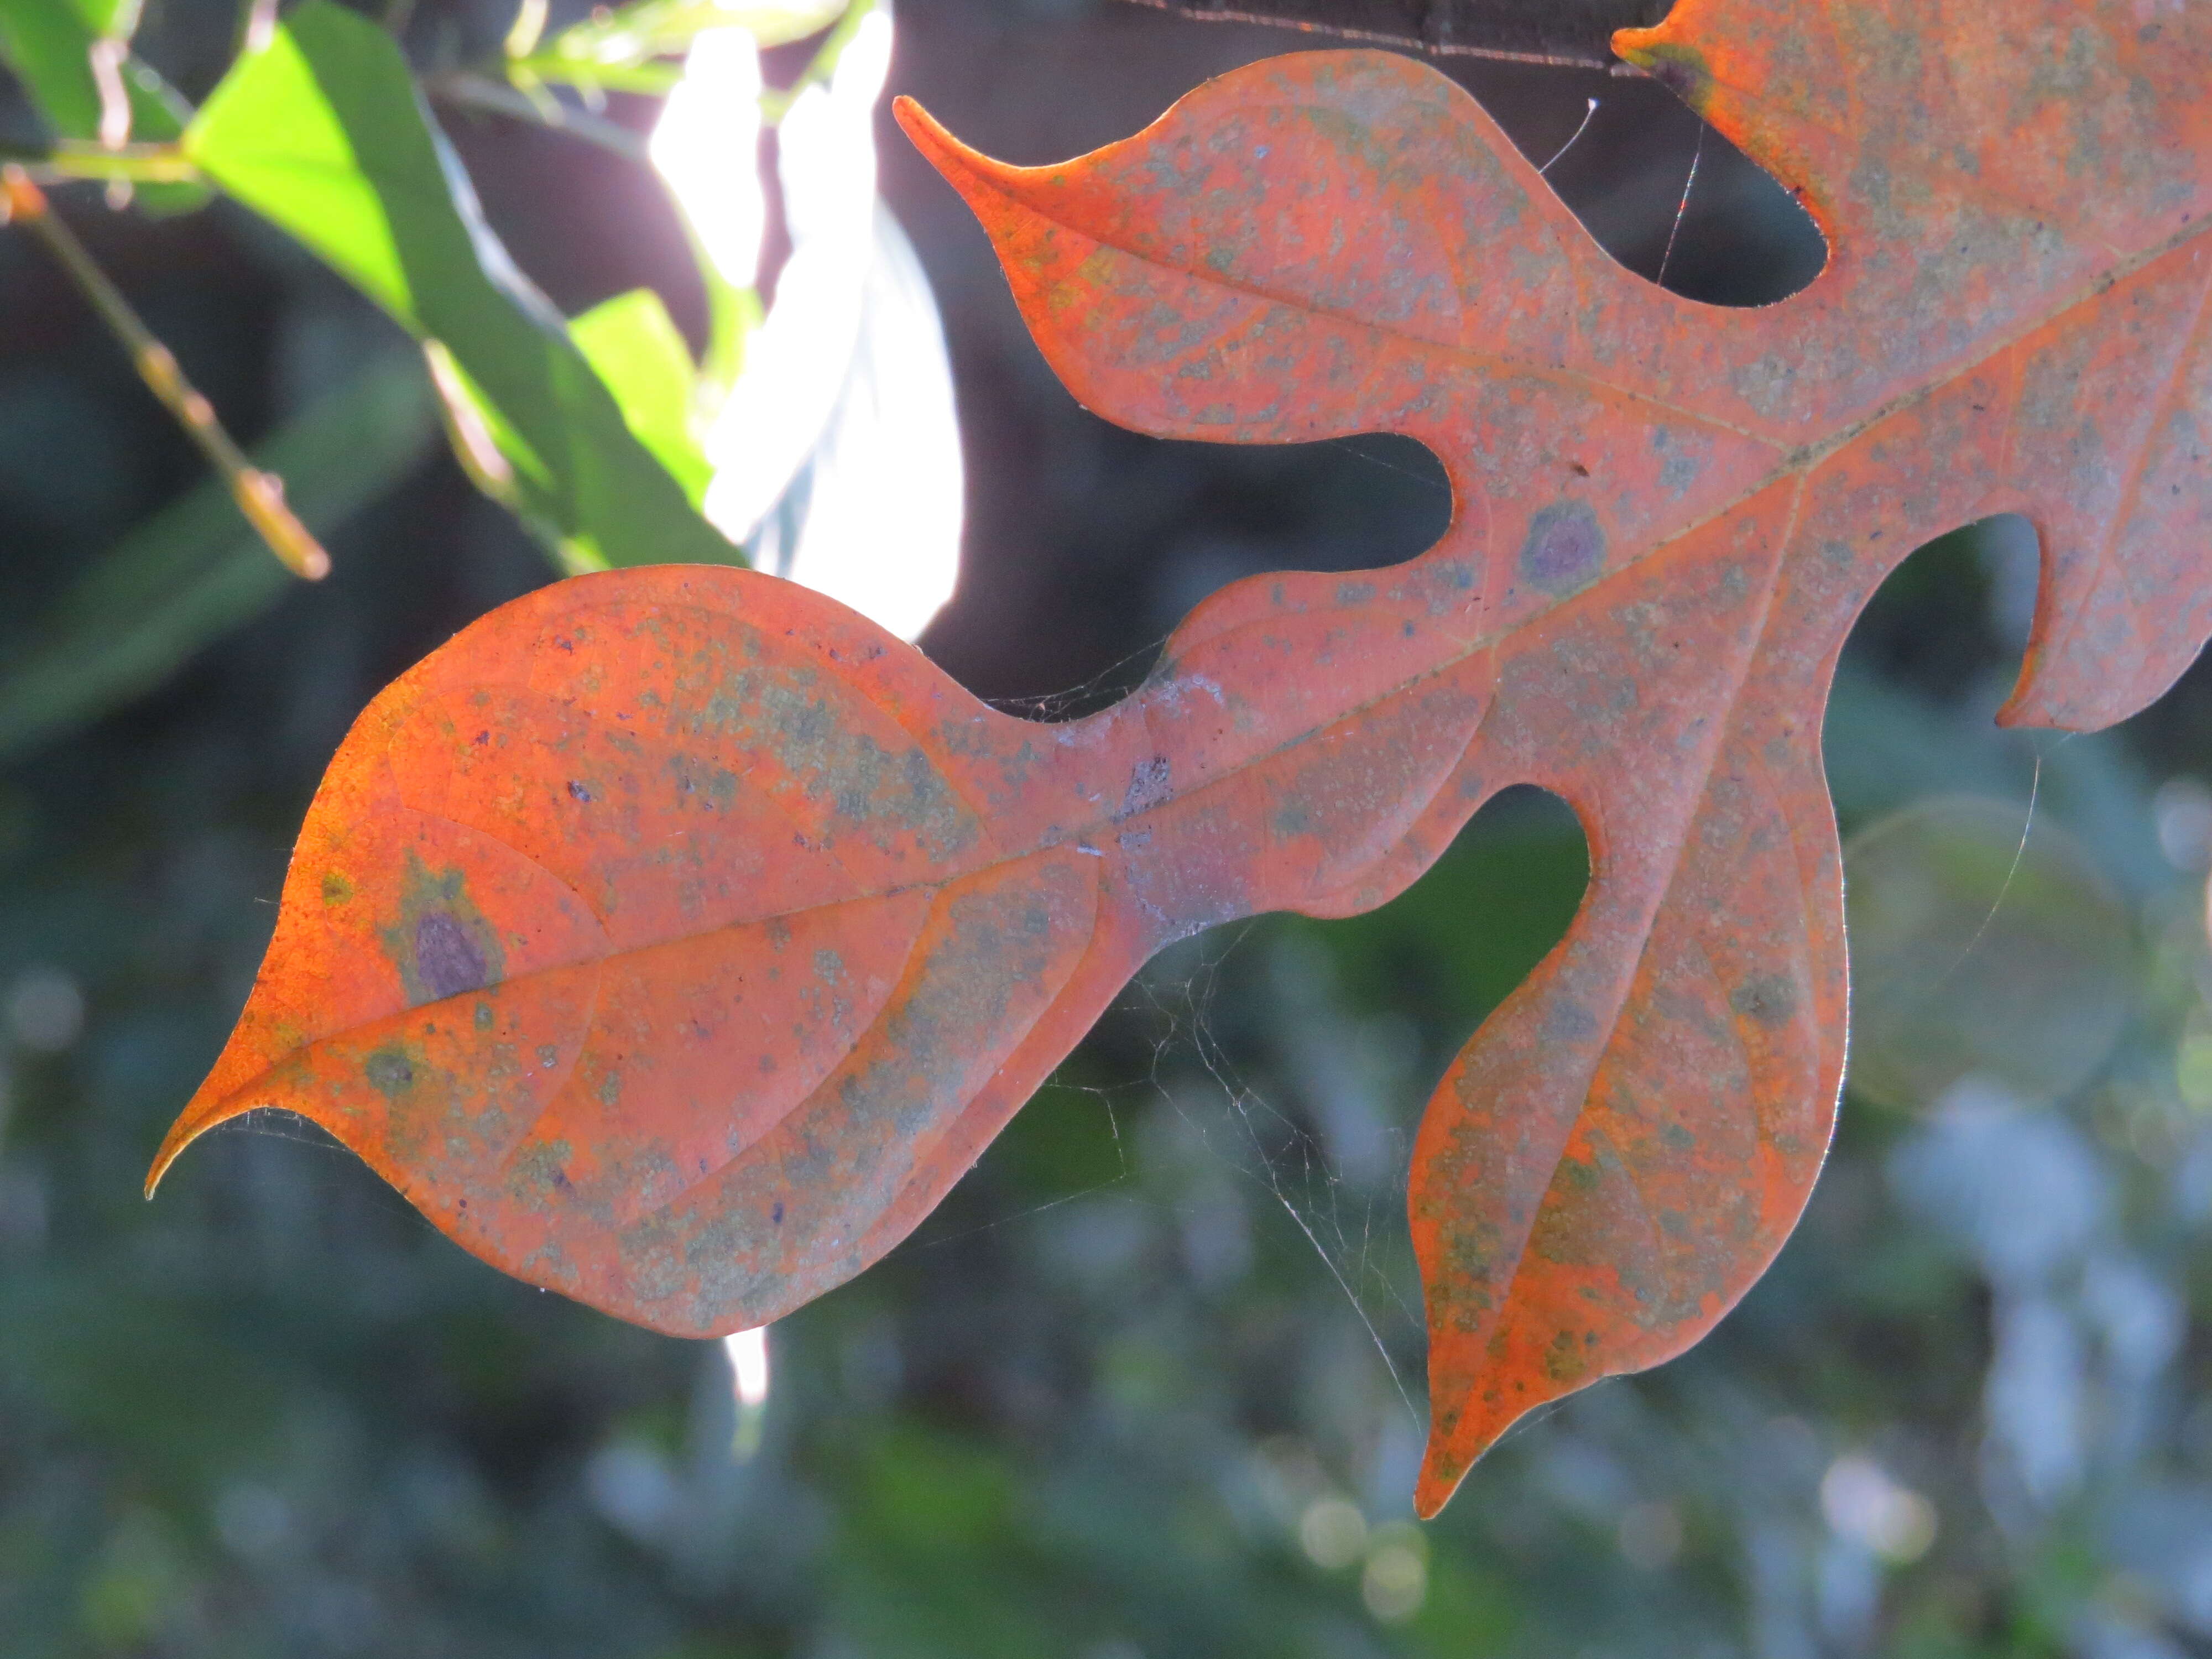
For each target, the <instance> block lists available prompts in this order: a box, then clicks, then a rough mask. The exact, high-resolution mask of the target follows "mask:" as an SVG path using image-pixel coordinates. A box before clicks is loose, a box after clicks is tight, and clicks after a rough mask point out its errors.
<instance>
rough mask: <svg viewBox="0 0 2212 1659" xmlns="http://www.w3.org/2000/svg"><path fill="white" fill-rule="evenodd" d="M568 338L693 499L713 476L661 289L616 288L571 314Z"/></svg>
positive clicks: (691, 374)
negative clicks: (581, 311)
mask: <svg viewBox="0 0 2212 1659" xmlns="http://www.w3.org/2000/svg"><path fill="white" fill-rule="evenodd" d="M568 337H569V338H571V339H573V340H574V341H575V343H576V349H578V350H579V351H581V352H582V353H583V354H584V360H585V361H586V362H588V363H590V364H591V366H592V368H594V369H596V370H598V371H599V378H600V379H601V380H605V382H606V383H607V390H608V391H610V392H612V393H614V398H615V402H616V403H617V404H619V405H620V406H621V408H622V412H623V420H625V421H626V422H629V429H630V430H631V431H632V432H634V433H635V434H636V435H637V441H639V442H640V443H641V444H643V445H644V446H645V447H647V449H649V450H651V451H652V452H653V453H654V454H655V455H657V456H658V457H659V459H660V464H661V465H663V466H665V467H666V468H667V469H668V470H669V471H671V473H673V474H674V475H675V476H676V479H677V482H678V483H681V484H682V485H683V486H684V494H685V495H687V496H689V497H690V501H691V504H692V506H694V507H696V506H698V504H699V503H700V501H702V499H704V498H705V496H706V494H707V484H708V480H710V479H711V478H712V477H714V469H713V468H712V467H711V466H709V465H708V464H707V458H706V456H705V455H704V454H703V453H701V450H700V448H699V441H698V440H697V439H696V437H694V436H693V435H692V431H691V398H692V393H693V391H694V389H695V387H696V384H697V381H698V369H697V368H696V365H694V364H693V362H692V361H691V352H690V348H689V347H688V346H686V345H685V344H684V337H683V335H681V334H680V333H678V331H677V329H676V324H675V322H674V321H673V320H672V319H671V318H670V317H669V315H668V307H666V306H665V305H663V304H662V303H661V301H660V296H659V295H658V294H655V293H654V292H653V290H652V289H649V288H638V289H631V290H630V291H629V293H627V294H617V295H615V297H614V298H613V299H611V300H607V301H602V302H601V303H600V304H599V305H596V306H593V307H592V308H591V309H590V310H589V311H587V312H586V313H584V314H583V315H582V316H580V317H578V318H576V319H574V320H573V321H571V322H570V323H569V325H568Z"/></svg>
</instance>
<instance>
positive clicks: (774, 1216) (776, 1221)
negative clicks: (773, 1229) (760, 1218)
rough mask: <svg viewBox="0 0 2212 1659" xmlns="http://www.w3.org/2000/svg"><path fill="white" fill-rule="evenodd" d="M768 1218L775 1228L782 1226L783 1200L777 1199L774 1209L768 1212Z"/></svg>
mask: <svg viewBox="0 0 2212 1659" xmlns="http://www.w3.org/2000/svg"><path fill="white" fill-rule="evenodd" d="M768 1218H769V1221H770V1222H771V1223H772V1224H773V1225H775V1226H778V1227H781V1225H783V1200H781V1199H778V1200H776V1201H775V1207H773V1208H772V1209H770V1210H769V1212H768Z"/></svg>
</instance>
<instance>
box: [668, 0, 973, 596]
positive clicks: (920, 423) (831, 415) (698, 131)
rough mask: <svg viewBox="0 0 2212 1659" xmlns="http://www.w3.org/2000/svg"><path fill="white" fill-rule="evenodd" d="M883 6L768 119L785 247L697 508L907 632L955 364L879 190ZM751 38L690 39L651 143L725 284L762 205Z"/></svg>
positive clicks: (951, 481) (929, 562) (780, 568)
mask: <svg viewBox="0 0 2212 1659" xmlns="http://www.w3.org/2000/svg"><path fill="white" fill-rule="evenodd" d="M890 51H891V18H890V12H889V10H888V9H885V8H883V7H881V6H878V7H876V8H875V9H872V10H870V11H868V12H867V13H866V15H863V16H861V17H860V19H859V20H858V21H857V23H856V24H855V25H854V27H853V29H852V33H851V34H850V36H849V38H848V39H847V40H845V42H844V44H843V46H842V51H840V52H838V53H837V56H836V64H835V67H834V69H832V70H831V71H830V73H829V76H828V77H827V79H826V81H823V82H813V83H811V84H808V85H806V86H805V87H803V88H801V89H800V90H799V93H798V94H797V95H796V96H795V97H793V100H792V101H791V104H790V106H789V107H788V108H787V111H786V112H785V113H784V116H783V118H782V120H781V123H780V124H779V125H778V126H777V128H776V140H777V180H778V183H779V185H781V194H782V200H783V215H784V222H785V224H786V227H787V229H788V231H789V234H790V240H791V252H790V255H789V258H787V260H786V262H785V264H784V265H783V268H782V270H781V272H780V274H779V275H778V277H777V281H776V295H775V305H774V306H773V307H771V308H770V309H769V313H768V315H767V317H766V319H764V321H763V323H762V324H761V325H760V326H759V327H758V328H757V330H755V331H753V332H752V333H751V334H750V336H749V337H747V339H746V341H745V348H744V367H743V368H742V369H741V370H740V372H739V374H738V378H737V380H736V381H735V383H734V384H733V385H732V386H730V387H729V388H728V390H727V392H726V396H724V397H723V398H722V399H721V402H720V407H719V409H717V410H714V411H713V413H712V415H711V419H710V423H709V424H708V428H707V430H706V434H705V438H704V447H705V450H706V454H707V459H708V463H709V464H710V465H712V467H713V468H714V481H713V483H711V484H710V485H709V486H708V491H707V496H706V502H705V509H706V513H707V516H708V518H709V519H710V520H713V521H714V524H715V526H717V527H718V528H720V530H721V531H722V532H723V533H724V534H726V535H728V536H730V537H732V538H733V539H736V540H738V541H741V542H743V543H744V544H746V546H747V547H748V549H749V550H750V552H751V553H752V555H753V557H754V561H755V562H756V564H757V566H758V567H759V568H762V569H764V570H769V571H772V572H774V573H775V574H778V575H782V576H787V577H789V578H791V579H792V580H795V581H799V582H804V583H805V584H806V585H807V586H810V587H813V588H815V589H817V591H819V592H824V593H827V594H829V595H830V596H831V597H833V598H835V599H839V600H842V602H843V603H845V604H847V605H851V606H852V607H853V608H854V610H856V611H860V612H861V613H862V614H863V615H865V616H867V617H872V618H873V619H874V620H875V621H876V622H878V623H881V624H882V625H883V626H884V627H885V628H887V629H890V631H891V632H893V633H895V634H897V635H901V636H902V637H903V638H907V639H912V638H913V637H915V635H918V634H919V633H921V630H922V629H924V628H926V627H927V625H928V623H929V621H930V618H931V617H934V616H935V615H936V614H937V611H938V610H939V607H940V606H941V605H944V603H945V600H946V599H948V598H950V597H951V592H952V588H953V584H954V581H955V580H956V578H957V574H958V568H959V546H960V526H961V510H962V497H963V485H962V475H961V465H960V442H959V431H958V427H957V423H956V421H955V415H954V407H953V396H952V374H951V365H950V363H949V362H948V361H947V359H946V356H945V336H944V331H943V329H942V327H941V326H940V325H939V320H938V314H937V304H936V301H935V299H934V297H933V295H931V292H930V289H929V283H928V279H927V277H926V276H924V275H923V273H922V270H921V264H920V262H919V261H918V260H917V259H916V258H915V254H914V250H913V248H912V246H910V245H909V244H908V241H907V239H906V236H905V234H904V233H903V232H902V230H901V229H900V228H899V226H898V223H897V222H896V220H895V219H894V218H893V217H892V216H891V214H890V210H889V209H888V208H886V207H885V206H884V204H882V203H881V201H880V200H879V199H878V197H877V193H876V149H875V130H874V112H875V106H876V101H877V100H878V98H879V97H880V96H881V95H882V93H883V88H884V76H885V75H886V74H887V73H888V71H889V69H890ZM760 97H761V75H760V63H759V55H758V52H757V48H756V47H755V46H754V43H753V40H752V38H751V36H750V35H749V34H746V33H744V32H743V31H741V30H738V29H711V30H708V31H707V32H705V33H702V34H701V35H700V36H699V37H698V39H697V40H696V42H695V43H694V44H693V46H692V47H691V50H690V56H689V57H688V58H687V59H686V61H685V64H684V82H683V84H682V86H680V87H679V88H678V89H677V91H676V93H675V94H673V95H671V97H670V99H669V100H668V105H667V107H666V109H665V112H664V113H663V116H662V118H661V122H660V125H659V127H658V128H657V129H656V130H655V131H654V134H653V145H652V155H653V161H654V164H655V165H656V166H657V167H659V170H660V173H661V175H662V176H663V178H665V179H666V180H667V182H668V185H669V187H670V189H671V191H674V193H675V195H676V197H677V200H678V203H679V204H681V205H682V207H683V209H684V213H685V215H686V216H688V217H689V218H690V222H691V223H692V224H693V226H694V227H695V228H696V230H697V232H698V235H699V240H700V242H701V244H702V247H703V248H704V249H705V251H706V253H707V255H708V258H710V259H711V260H713V261H714V264H715V267H716V269H717V270H719V271H720V275H721V276H722V277H723V278H724V280H726V281H727V282H728V283H731V284H732V285H733V286H736V287H740V288H744V287H750V286H751V285H752V284H753V283H755V281H756V280H757V276H758V269H757V267H758V263H759V258H760V247H761V240H762V234H763V226H764V224H765V222H766V216H767V202H766V192H765V190H764V187H763V180H762V177H761V169H760V166H759V160H758V157H759V149H760V146H759V134H760V114H759V111H760Z"/></svg>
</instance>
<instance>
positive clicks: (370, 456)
mask: <svg viewBox="0 0 2212 1659" xmlns="http://www.w3.org/2000/svg"><path fill="white" fill-rule="evenodd" d="M436 432H437V421H436V417H435V414H434V413H433V412H432V405H431V398H430V390H429V387H428V385H427V384H426V382H425V380H424V378H423V374H422V364H421V363H420V362H416V360H415V359H414V358H413V356H411V354H408V355H399V356H392V357H387V358H386V359H385V360H384V361H383V362H379V363H376V364H374V365H372V366H371V367H370V368H368V369H367V370H365V371H364V372H363V373H362V374H361V375H360V376H359V377H358V378H357V379H356V380H353V381H352V382H351V383H350V384H349V385H348V386H345V387H343V389H342V390H339V391H337V392H331V393H330V394H329V395H328V396H326V397H325V398H323V399H321V400H320V401H319V402H318V403H316V404H313V406H312V407H310V408H309V409H308V410H307V411H306V412H305V413H304V414H302V415H301V416H298V417H297V418H296V419H295V420H294V421H293V422H291V423H290V424H289V425H287V426H286V427H284V428H283V429H282V430H280V431H279V432H278V433H277V434H276V435H275V436H274V437H272V438H270V440H269V441H267V442H265V443H264V444H262V445H261V446H259V447H257V448H256V449H255V450H254V452H253V461H254V464H255V465H257V466H260V467H262V468H264V469H265V470H266V471H271V472H275V473H276V474H277V475H278V476H280V477H283V480H284V484H285V498H286V499H287V500H288V501H289V502H290V503H291V506H292V509H293V511H294V512H295V513H298V514H299V515H300V517H301V520H303V521H305V523H306V524H307V527H308V528H309V529H310V530H312V531H313V532H315V533H316V534H318V535H321V534H323V533H325V532H328V531H329V530H331V529H332V528H333V527H335V526H337V525H338V524H339V523H340V522H342V521H343V520H344V519H345V518H347V517H348V516H349V514H351V513H354V512H356V510H358V509H359V508H360V507H363V506H365V505H367V504H368V502H370V501H374V500H375V499H376V498H377V497H378V496H380V495H383V494H384V493H385V492H386V490H388V489H391V488H392V485H393V484H395V483H398V480H399V479H400V478H401V477H403V476H404V474H405V473H406V472H407V471H408V470H409V469H410V467H412V466H414V465H416V463H417V462H418V461H419V460H420V459H422V454H423V452H424V450H425V449H426V447H428V445H429V444H430V443H431V442H432V441H434V439H435V435H436ZM295 580H296V579H295V578H294V577H293V576H291V575H289V574H287V573H286V571H285V569H284V568H283V566H282V565H280V564H278V563H277V562H276V560H275V559H274V558H272V557H271V556H270V553H269V550H268V548H267V547H266V546H264V544H263V543H262V541H261V538H259V537H258V536H257V535H256V534H255V533H254V532H253V531H252V529H251V528H249V527H248V526H247V525H246V520H244V519H243V518H241V517H240V515H239V512H238V508H237V507H236V506H235V505H234V504H233V502H232V501H231V498H230V491H229V489H228V488H227V487H226V486H225V485H224V483H222V480H221V479H218V478H210V479H209V480H208V481H207V482H206V483H203V484H201V485H200V486H199V487H198V488H197V489H194V490H193V491H192V492H191V494H189V495H185V497H184V498H183V499H182V500H180V501H177V502H175V503H174V504H173V505H171V506H169V507H164V508H163V509H162V510H161V512H159V513H155V515H154V516H153V517H152V518H150V519H149V520H146V521H145V522H144V523H143V524H142V525H140V526H137V528H136V529H134V530H132V531H131V532H129V533H128V534H126V535H125V537H124V538H122V539H121V540H120V541H118V542H117V543H116V544H115V545H114V546H113V547H112V548H110V549H109V550H107V551H106V553H105V554H104V555H102V556H100V559H99V560H98V561H97V562H94V564H93V565H92V567H91V568H89V569H88V570H87V571H86V572H85V574H83V576H82V577H81V578H80V579H79V580H78V581H77V583H76V586H74V587H72V588H71V589H70V590H69V591H68V592H66V593H64V595H63V596H62V598H61V599H59V600H58V602H56V604H55V605H53V606H52V608H51V609H50V610H48V611H46V614H44V615H43V616H40V617H38V618H37V619H36V620H35V621H34V622H33V623H32V625H31V627H30V629H28V631H27V633H26V634H25V635H23V636H22V637H23V638H25V639H26V640H27V641H35V643H34V644H33V645H32V646H31V647H30V648H29V649H27V650H26V651H24V652H23V653H21V655H20V656H17V657H16V658H15V661H14V662H13V664H12V665H10V667H9V669H8V671H6V672H5V673H4V674H0V757H3V756H8V755H13V754H15V753H17V752H20V751H21V750H25V749H28V748H31V747H33V746H34V745H36V744H39V743H41V742H43V741H46V740H47V739H50V738H54V737H56V736H58V735H59V734H60V733H62V732H66V731H68V730H70V729H71V728H72V727H75V726H82V725H83V724H84V723H85V722H87V721H88V720H94V719H95V718H97V717H98V716H100V715H101V714H106V713H107V712H108V711H109V710H111V709H112V708H118V707H120V706H121V705H122V704H124V703H125V702H129V701H130V700H131V698H133V697H136V696H139V695H141V694H142V693H143V692H145V691H147V690H150V689H152V688H153V687H154V686H155V685H158V684H160V683H161V681H162V680H164V679H166V678H167V677H168V676H169V675H170V674H171V673H172V672H173V671H175V670H176V669H177V668H178V667H179V666H180V665H182V664H183V663H184V662H185V661H186V660H187V659H189V658H191V656H192V655H193V654H194V653H196V652H197V651H199V650H200V649H201V648H203V647H205V646H206V645H208V644H209V643H210V641H214V640H215V639H216V638H218V637H220V636H221V635H224V634H226V633H228V632H229V631H230V630H231V629H234V628H238V627H241V626H243V625H244V624H245V623H248V622H250V621H252V619H253V618H254V617H258V616H259V615H260V614H261V613H262V612H263V611H266V610H267V609H268V608H269V607H270V606H271V605H274V604H276V601H277V600H278V599H281V598H282V597H283V595H284V594H285V593H286V592H289V591H290V589H291V588H292V587H293V586H295Z"/></svg>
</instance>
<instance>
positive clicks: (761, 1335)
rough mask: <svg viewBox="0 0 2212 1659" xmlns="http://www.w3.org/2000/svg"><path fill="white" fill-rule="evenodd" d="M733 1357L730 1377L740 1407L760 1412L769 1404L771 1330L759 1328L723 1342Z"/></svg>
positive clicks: (735, 1335)
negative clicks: (769, 1332) (769, 1335)
mask: <svg viewBox="0 0 2212 1659" xmlns="http://www.w3.org/2000/svg"><path fill="white" fill-rule="evenodd" d="M722 1346H723V1348H724V1349H725V1350H726V1351H727V1352H728V1353H729V1356H730V1378H731V1381H732V1383H733V1384H734V1386H735V1387H736V1389H737V1395H738V1405H740V1406H742V1407H746V1408H747V1409H749V1410H752V1411H757V1410H759V1409H760V1407H763V1406H764V1405H766V1404H767V1403H768V1327H767V1326H765V1325H756V1326H754V1327H753V1328H752V1329H750V1330H749V1331H736V1332H733V1333H732V1334H730V1335H728V1336H726V1337H724V1338H723V1339H722Z"/></svg>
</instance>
